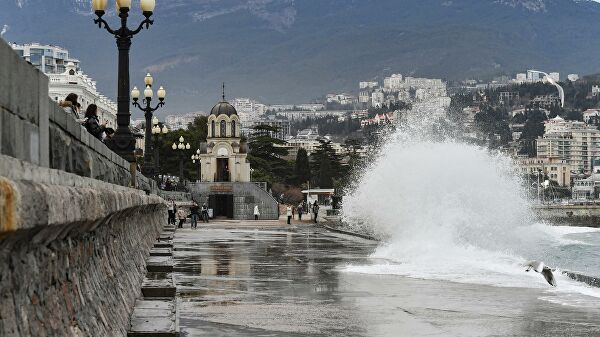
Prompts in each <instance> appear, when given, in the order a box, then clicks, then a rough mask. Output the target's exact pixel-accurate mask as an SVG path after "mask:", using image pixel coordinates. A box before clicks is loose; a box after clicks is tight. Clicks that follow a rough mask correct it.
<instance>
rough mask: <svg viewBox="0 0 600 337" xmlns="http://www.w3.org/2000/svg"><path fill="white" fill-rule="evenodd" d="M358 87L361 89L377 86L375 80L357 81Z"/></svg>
mask: <svg viewBox="0 0 600 337" xmlns="http://www.w3.org/2000/svg"><path fill="white" fill-rule="evenodd" d="M358 86H359V88H360V89H361V90H362V89H375V88H377V87H378V86H379V82H377V81H364V82H359V83H358Z"/></svg>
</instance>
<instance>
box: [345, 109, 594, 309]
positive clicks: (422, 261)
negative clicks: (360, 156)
mask: <svg viewBox="0 0 600 337" xmlns="http://www.w3.org/2000/svg"><path fill="white" fill-rule="evenodd" d="M422 124H423V121H417V122H416V123H415V122H414V120H413V121H410V120H409V121H405V124H404V125H400V127H399V130H398V131H397V132H396V133H395V134H393V135H391V136H390V137H389V139H388V140H387V142H386V143H385V145H384V147H383V148H382V150H381V152H380V155H379V157H378V158H377V159H376V160H375V161H373V163H372V164H371V165H369V166H368V167H366V168H364V170H363V172H364V173H363V174H362V176H361V177H360V178H358V181H359V182H360V183H358V184H357V185H356V188H355V189H354V190H353V191H352V192H351V193H350V195H349V196H347V197H346V198H345V199H344V221H345V223H346V225H347V226H348V227H349V228H350V229H354V230H357V229H358V230H367V231H369V232H371V233H374V234H375V235H376V236H378V237H380V238H381V239H382V243H381V244H380V245H379V247H378V248H377V250H376V252H375V253H374V254H373V255H372V256H371V257H372V263H369V264H365V265H349V266H347V267H346V268H344V271H345V272H355V273H364V274H389V275H400V276H406V277H414V278H424V279H437V280H444V281H452V282H462V283H474V284H485V285H492V286H499V287H524V288H545V289H548V292H554V293H560V294H562V296H558V297H557V296H551V297H549V300H552V301H562V302H561V303H563V304H573V305H584V304H582V303H597V300H598V299H597V297H600V289H598V288H592V287H589V286H587V285H585V284H583V283H580V282H576V281H573V280H571V279H569V278H568V277H567V276H564V275H562V274H561V272H560V271H561V270H570V271H578V272H581V273H583V274H586V275H590V276H600V266H599V264H600V263H599V262H600V253H599V252H600V250H599V248H600V247H599V246H600V232H599V231H598V230H596V229H591V228H571V227H554V226H551V224H547V223H542V222H540V221H539V220H537V219H536V217H535V216H534V213H533V212H532V209H531V205H532V202H531V200H530V199H529V198H527V197H526V193H525V191H524V188H523V184H522V181H521V177H520V176H519V174H518V173H517V170H516V169H515V166H514V164H513V162H512V160H511V159H510V158H509V157H508V156H506V155H504V154H502V153H500V152H495V151H490V150H488V149H487V148H484V147H480V146H477V145H472V144H466V143H463V142H460V141H457V140H453V139H451V138H448V137H436V136H435V135H433V134H431V133H428V132H423V130H425V128H424V127H422V126H423V125H422ZM365 226H366V227H367V228H364V227H365ZM529 260H540V261H544V262H545V263H546V264H547V265H549V266H551V267H552V268H555V269H557V270H556V272H555V275H556V278H557V282H558V287H556V288H552V287H550V286H549V285H548V284H547V283H546V281H545V280H544V278H543V277H542V275H540V274H538V273H535V272H525V267H524V266H523V265H524V263H526V262H527V261H529ZM573 294H576V296H573ZM555 295H556V294H555Z"/></svg>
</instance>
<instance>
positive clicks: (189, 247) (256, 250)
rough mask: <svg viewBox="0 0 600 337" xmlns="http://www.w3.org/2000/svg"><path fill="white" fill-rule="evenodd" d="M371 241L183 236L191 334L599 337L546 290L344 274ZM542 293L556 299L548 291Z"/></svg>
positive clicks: (261, 233)
mask: <svg viewBox="0 0 600 337" xmlns="http://www.w3.org/2000/svg"><path fill="white" fill-rule="evenodd" d="M374 248H375V245H374V244H373V243H372V242H369V241H366V240H362V239H352V240H350V239H348V237H345V236H342V235H334V234H329V233H324V232H322V231H321V230H320V229H307V228H302V229H297V230H285V229H279V228H277V227H274V228H273V229H265V228H261V229H252V228H244V229H241V228H229V229H228V228H226V227H223V226H216V225H210V226H206V227H203V228H200V229H198V230H194V231H192V230H190V229H184V230H179V231H178V232H177V233H176V235H175V239H174V259H175V268H174V269H175V270H174V278H175V282H176V286H177V292H178V315H179V318H180V328H181V335H182V336H212V337H218V336H593V335H596V334H600V310H599V309H598V308H591V309H590V308H586V309H584V308H577V307H570V306H562V305H557V304H552V303H550V302H548V301H542V300H540V299H539V298H540V297H541V296H542V294H541V293H540V292H539V291H538V290H532V289H528V290H527V289H513V288H495V287H487V286H480V285H469V284H456V283H449V282H440V281H429V280H416V279H409V278H404V277H397V276H376V275H361V274H352V273H343V272H340V270H339V268H340V267H342V266H344V265H346V264H349V263H353V264H357V263H361V264H363V263H364V264H368V263H372V261H370V260H369V259H368V256H369V254H370V253H371V252H372V251H373V250H374ZM543 296H548V294H547V293H544V294H543Z"/></svg>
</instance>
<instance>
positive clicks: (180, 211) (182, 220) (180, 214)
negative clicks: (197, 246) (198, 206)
mask: <svg viewBox="0 0 600 337" xmlns="http://www.w3.org/2000/svg"><path fill="white" fill-rule="evenodd" d="M185 218H186V214H185V210H184V209H183V207H179V209H178V210H177V219H179V226H177V228H183V224H184V223H185Z"/></svg>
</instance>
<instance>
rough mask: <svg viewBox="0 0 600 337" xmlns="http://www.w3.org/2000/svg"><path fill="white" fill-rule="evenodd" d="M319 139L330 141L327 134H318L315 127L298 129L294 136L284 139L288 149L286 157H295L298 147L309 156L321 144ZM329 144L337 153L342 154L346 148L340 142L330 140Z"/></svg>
mask: <svg viewBox="0 0 600 337" xmlns="http://www.w3.org/2000/svg"><path fill="white" fill-rule="evenodd" d="M319 140H326V141H331V139H330V138H329V136H325V137H321V136H319V130H318V129H316V128H312V129H304V130H301V131H298V134H297V135H296V137H293V138H290V139H288V140H287V141H286V143H287V144H286V145H285V147H286V148H287V150H288V156H287V158H289V159H294V158H296V156H297V154H298V150H300V149H304V150H306V153H307V154H308V155H309V156H310V155H311V154H313V153H314V152H315V151H316V150H317V148H318V147H319V145H321V142H320V141H319ZM330 144H331V147H332V148H333V150H334V151H335V153H337V154H339V155H344V154H345V153H346V150H345V149H344V147H343V146H342V145H341V144H340V143H336V142H331V143H330Z"/></svg>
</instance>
